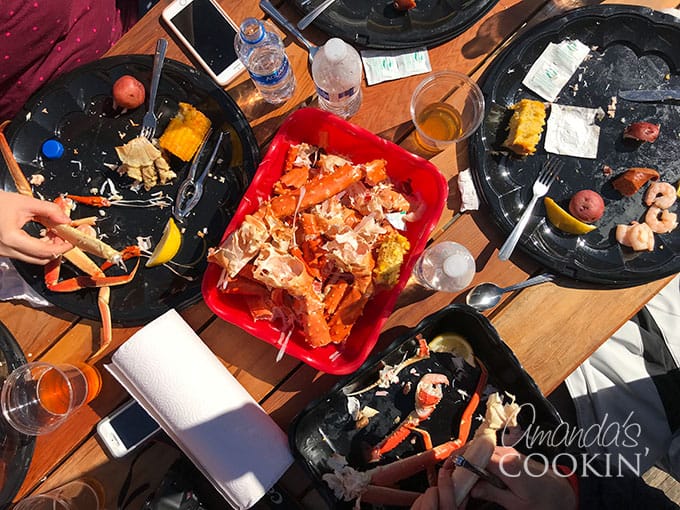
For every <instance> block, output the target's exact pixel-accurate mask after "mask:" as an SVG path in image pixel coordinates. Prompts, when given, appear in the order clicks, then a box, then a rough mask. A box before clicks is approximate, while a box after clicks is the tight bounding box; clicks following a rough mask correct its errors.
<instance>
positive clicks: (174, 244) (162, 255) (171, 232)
mask: <svg viewBox="0 0 680 510" xmlns="http://www.w3.org/2000/svg"><path fill="white" fill-rule="evenodd" d="M181 245H182V233H181V232H180V231H179V228H178V227H177V224H176V223H175V220H173V219H172V218H170V219H169V220H168V222H167V223H166V225H165V228H163V235H162V236H161V240H160V241H159V242H158V244H157V245H156V247H155V248H154V250H153V253H152V254H151V257H149V260H147V261H146V264H145V266H146V267H154V266H160V265H161V264H165V263H166V262H170V261H171V260H172V257H174V256H175V255H177V252H178V251H179V247H180V246H181Z"/></svg>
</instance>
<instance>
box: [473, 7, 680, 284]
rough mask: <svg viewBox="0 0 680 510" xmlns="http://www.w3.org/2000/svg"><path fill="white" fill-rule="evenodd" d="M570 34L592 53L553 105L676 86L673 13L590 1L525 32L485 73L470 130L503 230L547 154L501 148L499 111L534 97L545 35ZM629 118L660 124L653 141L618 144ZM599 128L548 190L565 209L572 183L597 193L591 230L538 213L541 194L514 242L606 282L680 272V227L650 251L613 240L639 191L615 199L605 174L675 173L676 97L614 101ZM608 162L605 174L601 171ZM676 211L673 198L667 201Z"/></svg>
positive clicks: (636, 212)
mask: <svg viewBox="0 0 680 510" xmlns="http://www.w3.org/2000/svg"><path fill="white" fill-rule="evenodd" d="M567 39H578V40H580V41H581V42H582V43H584V44H585V45H587V46H589V47H590V48H591V52H590V56H589V58H587V59H586V60H585V61H584V62H583V63H582V64H581V66H580V67H579V69H578V70H577V71H576V72H575V73H574V75H573V76H572V78H571V80H570V81H569V82H568V83H567V84H566V85H565V87H564V88H563V89H562V92H561V94H560V95H559V97H558V98H557V100H556V101H555V102H556V103H558V104H565V105H575V106H584V107H589V108H597V107H600V108H602V110H603V112H607V110H608V106H609V104H610V103H611V100H612V97H613V96H616V95H617V93H618V91H619V90H627V89H646V88H650V89H656V88H669V89H670V88H675V89H677V88H680V52H679V51H678V48H680V20H678V19H676V18H675V17H673V16H671V15H668V14H664V13H661V12H658V11H653V10H651V9H648V8H644V7H636V6H627V5H625V6H624V5H598V6H592V7H584V8H581V9H577V10H574V11H571V12H568V13H566V14H565V15H562V16H560V17H558V18H553V19H550V20H547V21H545V22H543V23H542V24H540V25H538V26H536V27H534V28H532V29H531V30H529V31H527V32H525V33H524V34H523V35H522V36H520V37H518V38H517V39H516V40H515V41H513V43H512V44H511V45H510V46H509V47H508V48H507V49H506V50H505V51H504V52H503V53H502V54H501V55H500V56H499V57H498V58H497V59H495V60H494V62H493V63H492V65H491V66H490V67H489V68H488V70H487V71H486V72H485V74H484V76H483V77H482V80H481V88H482V91H483V92H484V97H485V99H486V105H487V106H486V115H485V120H484V122H483V123H482V125H481V127H480V129H479V130H478V131H477V132H476V133H475V134H474V135H473V137H472V138H471V143H470V155H471V159H472V161H473V166H472V168H473V175H474V177H475V181H476V185H477V189H478V191H479V192H480V194H481V196H482V197H483V199H484V201H485V202H486V204H487V205H488V206H489V207H490V209H491V212H492V215H493V218H494V220H495V221H496V223H497V224H498V226H499V227H500V228H501V229H502V230H503V231H504V232H506V233H509V232H510V231H511V230H512V229H513V228H514V226H515V224H516V223H517V221H518V220H519V217H520V216H521V214H522V212H523V211H524V206H525V204H527V203H528V202H529V199H530V197H531V185H532V183H533V182H534V180H535V179H536V176H537V175H538V172H539V170H540V168H541V166H542V165H543V163H544V162H545V160H546V158H547V153H546V152H545V150H544V148H543V139H544V137H545V134H544V135H543V136H542V138H541V142H540V144H539V146H538V149H537V152H536V154H534V155H532V156H529V157H526V158H524V159H520V158H516V157H512V156H509V155H508V154H507V153H506V152H504V151H503V150H502V149H501V147H500V144H501V143H502V141H503V140H504V138H505V137H506V136H507V131H506V130H505V129H506V127H507V118H506V117H505V115H504V110H505V108H506V107H507V106H509V105H511V104H513V103H516V102H517V101H519V100H520V99H522V98H531V99H539V100H542V99H541V98H539V97H538V96H536V95H535V94H534V93H533V92H531V91H529V90H528V89H526V88H525V87H524V86H523V85H522V83H521V82H522V80H523V79H524V77H525V76H526V73H527V71H528V70H529V68H530V67H531V65H532V64H533V62H534V61H535V60H536V59H537V58H538V56H539V55H540V54H541V52H542V51H543V50H544V49H545V48H546V46H547V45H548V43H550V42H553V43H559V42H561V41H564V40H567ZM635 121H649V122H653V123H655V124H660V125H661V133H660V136H659V138H658V139H657V140H656V142H654V143H652V144H649V143H645V144H642V145H639V144H635V143H629V142H624V141H623V139H622V133H623V129H624V128H625V127H626V125H628V124H630V123H632V122H635ZM597 124H598V125H599V126H600V128H601V132H600V139H599V148H598V155H597V158H596V159H595V160H590V159H583V158H575V157H568V156H556V155H551V157H557V158H560V159H561V160H562V161H563V162H564V167H563V169H562V171H561V172H560V176H559V179H558V181H556V182H555V183H554V184H553V185H552V187H551V188H550V191H549V193H548V196H550V197H552V198H553V199H554V200H555V201H556V202H557V203H558V204H560V205H561V206H563V207H567V206H568V202H569V199H570V197H571V196H572V195H573V194H574V193H575V192H576V191H578V190H580V189H593V190H595V191H598V192H599V193H600V194H601V195H602V197H603V198H604V201H605V205H606V208H605V214H604V216H603V217H602V218H601V219H600V220H599V221H598V222H597V223H596V225H597V226H598V228H597V229H596V230H594V231H593V232H590V233H588V234H586V235H582V236H575V235H571V234H566V233H564V232H561V231H559V230H558V229H556V228H555V227H553V226H552V225H551V224H550V222H548V221H547V219H546V218H545V207H544V206H543V202H542V200H540V201H539V203H538V205H537V207H536V208H535V210H534V216H533V217H532V218H531V220H530V221H529V224H528V226H527V228H526V230H525V232H524V235H523V236H522V238H521V240H520V243H519V245H518V246H519V248H521V249H522V250H523V251H525V252H527V253H528V254H529V255H531V256H532V257H533V258H534V259H535V260H536V261H538V262H539V263H541V264H543V265H545V266H546V267H547V268H549V269H550V270H551V271H554V272H557V273H560V274H562V275H565V276H568V277H571V278H574V279H576V280H581V281H585V282H593V283H598V284H604V285H607V286H618V287H623V286H632V285H638V284H642V283H646V282H649V281H652V280H656V279H658V278H662V277H665V276H668V275H671V274H674V273H677V272H678V271H680V228H676V229H675V230H674V231H673V232H671V233H670V234H662V235H659V234H656V235H655V241H656V243H655V244H656V246H655V250H654V251H652V252H633V251H632V250H631V249H629V248H626V247H623V246H621V245H619V243H617V241H616V238H615V230H616V225H617V224H619V223H622V224H628V223H629V222H630V221H632V220H636V221H643V220H644V214H645V212H646V209H647V208H646V206H645V204H644V203H643V200H642V199H643V191H644V188H643V190H642V191H641V192H638V193H637V194H636V195H635V196H633V197H628V198H625V197H622V196H621V195H620V194H619V193H618V192H617V191H615V190H614V189H613V187H612V185H611V180H612V179H613V178H615V177H616V176H617V175H619V174H620V173H622V172H623V171H624V170H625V169H626V168H628V167H652V168H656V169H658V171H659V172H660V174H661V176H662V177H661V178H662V180H664V181H668V182H671V183H673V184H675V183H677V181H678V179H680V163H679V162H680V145H678V136H679V134H680V103H674V104H670V103H669V104H662V103H633V102H629V101H624V100H622V99H618V101H617V103H616V113H615V116H614V117H613V118H610V117H609V116H607V115H605V117H604V118H603V119H602V120H601V121H599V122H597ZM604 165H608V166H610V167H611V168H612V170H613V172H612V174H611V175H610V176H608V175H606V174H605V172H603V166H604ZM672 210H673V212H678V211H679V206H678V204H677V203H676V205H674V206H673V208H672Z"/></svg>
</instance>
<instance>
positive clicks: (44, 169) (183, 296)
mask: <svg viewBox="0 0 680 510" xmlns="http://www.w3.org/2000/svg"><path fill="white" fill-rule="evenodd" d="M152 58H153V57H152V56H151V55H122V56H116V57H110V58H104V59H100V60H97V61H95V62H92V63H90V64H86V65H83V66H81V67H78V68H77V69H75V70H73V71H71V72H70V73H67V74H65V75H63V76H61V77H60V78H57V79H56V80H54V81H53V82H50V83H49V84H48V85H46V86H45V87H44V88H42V89H40V90H39V91H38V92H37V93H36V94H35V95H34V96H33V97H32V98H31V99H30V100H29V101H28V102H27V103H26V105H25V106H24V107H23V109H22V110H21V111H20V112H19V113H18V114H17V116H16V117H15V119H14V120H13V121H12V123H11V124H10V125H9V127H8V128H7V129H6V133H5V134H6V136H7V139H8V142H9V144H10V146H11V148H12V151H13V153H14V156H15V158H16V159H17V161H18V163H19V165H20V166H21V168H22V170H23V172H24V174H25V175H26V176H27V177H30V176H31V175H32V174H36V173H37V174H41V175H43V176H44V177H45V182H44V183H43V184H42V185H40V186H36V187H35V189H34V192H35V194H36V195H39V196H41V197H43V198H45V199H48V200H52V199H54V198H56V197H57V196H58V195H60V194H62V193H71V194H74V195H90V194H92V193H91V192H90V190H91V189H93V188H99V187H100V186H101V185H102V183H103V182H105V180H106V179H111V180H112V181H113V182H114V183H115V185H116V187H117V189H118V190H119V191H120V192H121V194H122V195H123V198H126V199H143V198H149V197H150V195H151V194H152V193H155V192H157V191H162V192H163V193H164V194H166V195H168V196H169V197H171V198H172V200H173V201H174V199H175V196H176V194H177V191H178V188H179V185H180V184H181V182H182V181H183V180H184V178H185V177H186V175H187V171H188V167H189V163H183V162H182V161H180V160H179V159H178V158H175V157H174V156H173V157H172V159H171V161H170V165H171V167H172V169H173V170H175V172H176V173H177V178H176V179H174V180H173V182H172V183H171V184H170V185H167V186H156V187H154V188H152V189H151V190H150V191H148V192H147V191H144V189H141V190H140V191H139V192H134V191H132V190H131V189H130V184H131V182H132V181H131V180H130V179H129V178H128V177H127V176H120V175H118V173H117V172H116V171H115V170H113V169H112V167H115V166H117V165H118V164H120V161H119V160H118V157H117V155H116V153H115V150H114V147H115V146H118V145H123V144H124V143H125V142H127V141H129V140H131V139H132V138H134V137H135V136H138V135H139V131H140V130H141V122H142V117H143V115H144V112H145V109H146V105H143V106H141V107H139V108H137V109H135V110H132V111H127V112H119V111H114V110H113V108H112V99H111V89H112V86H113V83H114V82H115V81H116V79H118V78H119V77H120V76H122V75H124V74H130V75H132V76H135V77H136V78H137V79H138V80H140V81H141V82H142V83H143V84H145V86H146V87H148V86H149V82H150V76H151V68H152V62H153V61H152ZM180 101H184V102H188V103H190V104H192V105H193V106H195V107H196V108H198V109H199V110H200V111H202V112H203V113H204V114H205V115H206V116H207V117H208V118H209V119H210V120H211V122H212V125H213V130H217V129H223V130H226V131H228V132H229V137H230V142H231V150H229V149H228V147H229V144H227V143H223V144H222V148H221V149H220V150H219V151H218V157H217V162H216V164H215V166H214V168H213V170H212V171H211V175H210V177H208V179H207V180H206V183H205V188H204V195H203V197H202V198H201V201H200V202H199V203H198V205H197V206H196V208H195V209H194V210H193V211H192V212H191V213H190V215H189V216H188V217H187V219H186V221H185V222H184V223H183V224H181V225H180V228H182V229H183V234H182V246H181V248H180V251H179V253H178V254H177V255H176V256H175V257H174V259H173V263H177V264H179V265H175V266H173V267H172V269H170V268H168V267H166V266H157V267H153V268H145V267H144V264H143V262H144V261H143V262H142V265H141V267H140V268H139V270H138V272H137V274H136V276H135V278H134V279H133V280H132V281H131V282H130V283H128V284H125V285H122V286H117V287H112V288H111V300H110V307H111V313H112V319H113V322H114V323H115V324H118V325H121V326H139V325H143V324H146V323H148V322H149V321H151V320H152V319H154V318H156V317H158V316H159V315H162V314H163V313H164V312H166V311H167V310H169V309H170V308H176V309H183V308H185V307H186V306H189V305H191V304H193V303H195V302H197V301H199V300H200V299H201V278H202V275H203V272H204V271H205V268H206V266H207V260H206V250H207V248H208V247H212V246H216V245H217V244H219V241H220V239H221V236H222V233H223V232H224V229H225V228H226V226H227V224H228V223H229V221H230V220H231V217H232V216H233V213H234V211H235V210H236V207H237V206H238V204H239V202H240V201H241V198H242V196H243V194H244V192H245V190H246V188H247V187H248V185H249V183H250V181H251V180H252V177H253V175H254V173H255V170H256V169H257V166H258V163H259V157H260V155H259V149H258V146H257V141H256V139H255V136H254V135H253V132H252V130H251V128H250V125H249V124H248V121H247V119H246V118H245V116H244V114H243V112H242V111H241V110H240V108H239V107H238V105H237V104H236V102H234V100H233V99H232V98H231V97H230V96H229V94H227V93H226V92H225V91H224V90H223V89H222V88H220V87H219V86H218V85H217V84H216V83H214V82H213V81H212V80H211V79H210V78H209V77H208V76H207V75H206V74H204V73H202V72H199V71H197V70H195V69H193V68H191V67H189V66H187V65H185V64H182V63H181V62H177V61H175V60H171V59H166V61H165V64H164V66H163V73H162V74H161V79H160V84H159V88H158V97H157V100H156V105H157V107H156V113H157V115H158V116H159V122H158V129H157V130H156V135H157V136H160V134H161V133H162V132H163V130H164V129H165V127H166V126H167V124H168V122H169V121H170V119H171V118H172V117H173V116H174V115H175V113H176V112H177V110H178V103H179V102H180ZM50 138H57V139H59V140H60V141H61V143H62V144H63V145H64V148H65V153H64V155H63V157H61V158H60V159H56V160H47V159H45V158H43V157H42V155H41V151H40V148H41V145H42V143H43V142H44V141H45V140H47V139H50ZM210 149H212V147H210ZM207 152H209V151H207ZM204 160H205V156H204ZM107 165H108V166H107ZM200 168H202V167H200V165H199V171H200ZM0 189H4V190H9V191H13V190H14V189H15V188H14V182H13V181H12V178H11V176H10V175H9V172H8V171H7V169H6V167H5V165H4V162H3V161H0ZM170 215H171V207H165V208H163V209H161V208H157V207H156V208H148V209H140V208H126V207H116V206H113V207H110V208H108V209H105V215H104V216H100V215H99V211H98V210H97V209H95V208H93V207H89V206H84V205H78V208H77V209H76V211H75V212H74V214H73V217H74V218H79V217H84V216H97V217H99V218H100V219H99V221H98V222H97V228H98V230H99V231H100V233H101V234H104V235H105V236H106V237H105V239H106V241H107V242H108V243H109V244H111V245H112V246H113V247H114V248H117V249H122V248H123V247H125V246H128V245H133V244H137V238H138V237H147V236H150V237H151V239H152V246H155V245H156V243H158V241H159V240H160V237H161V235H162V232H163V228H164V226H165V225H166V223H167V221H168V218H169V217H170ZM40 228H41V227H40V226H39V225H37V224H31V225H29V226H28V228H27V230H28V231H29V232H30V233H31V234H32V235H34V236H38V235H39V231H40ZM144 260H145V259H144ZM99 262H101V261H99ZM14 264H15V266H16V268H17V271H18V272H19V273H20V274H21V276H22V277H23V278H24V279H25V280H26V282H27V283H28V284H29V285H30V286H31V287H32V288H33V289H34V290H35V291H36V292H38V294H40V295H42V296H43V297H44V298H45V299H47V300H48V301H49V302H50V303H52V304H53V305H55V306H58V307H59V308H62V309H64V310H68V311H69V312H72V313H75V314H77V315H80V316H83V317H86V318H89V319H92V320H99V313H98V311H97V293H98V291H97V290H96V289H85V290H81V291H78V292H68V293H56V292H52V291H50V290H48V289H47V288H46V286H45V284H44V281H43V268H42V267H39V266H35V265H31V264H26V263H23V262H20V261H15V262H14ZM132 264H134V261H132ZM130 265H131V264H130V263H128V266H130ZM67 266H68V264H64V266H63V268H62V278H68V277H71V276H75V275H76V273H75V272H74V271H71V270H70V268H68V267H67Z"/></svg>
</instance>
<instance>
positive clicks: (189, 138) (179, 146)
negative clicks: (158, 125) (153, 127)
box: [158, 103, 210, 161]
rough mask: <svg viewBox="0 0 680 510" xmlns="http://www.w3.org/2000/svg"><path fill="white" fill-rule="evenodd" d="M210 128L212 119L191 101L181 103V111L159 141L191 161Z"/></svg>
mask: <svg viewBox="0 0 680 510" xmlns="http://www.w3.org/2000/svg"><path fill="white" fill-rule="evenodd" d="M208 129H210V119H208V117H206V116H205V115H203V114H202V113H201V112H199V111H198V110H197V109H196V108H194V107H193V106H191V105H190V104H189V103H179V111H178V112H177V115H175V116H174V117H173V118H172V120H171V121H170V123H169V124H168V127H167V128H166V129H165V131H164V132H163V135H162V136H161V138H160V140H159V141H158V143H159V144H160V146H161V147H162V148H163V149H165V150H167V151H169V152H171V153H172V154H174V155H175V156H177V157H178V158H179V159H181V160H182V161H189V160H190V159H191V158H192V157H193V156H194V153H195V152H196V150H197V149H198V146H199V145H200V144H201V141H202V140H203V137H204V136H205V134H206V133H207V132H208Z"/></svg>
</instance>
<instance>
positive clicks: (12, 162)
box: [0, 120, 33, 197]
mask: <svg viewBox="0 0 680 510" xmlns="http://www.w3.org/2000/svg"><path fill="white" fill-rule="evenodd" d="M7 124H9V121H8V120H6V121H4V122H3V123H2V124H0V152H2V157H3V158H4V159H5V163H6V164H7V168H9V173H10V175H11V176H12V179H13V180H14V185H15V186H16V187H17V191H18V192H19V193H20V194H22V195H27V196H29V197H32V196H33V190H32V189H31V185H30V184H29V182H28V179H26V176H25V175H24V173H23V172H22V171H21V168H19V163H17V160H16V159H15V158H14V154H12V149H11V148H10V147H9V143H7V138H5V126H7Z"/></svg>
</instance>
